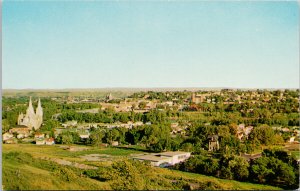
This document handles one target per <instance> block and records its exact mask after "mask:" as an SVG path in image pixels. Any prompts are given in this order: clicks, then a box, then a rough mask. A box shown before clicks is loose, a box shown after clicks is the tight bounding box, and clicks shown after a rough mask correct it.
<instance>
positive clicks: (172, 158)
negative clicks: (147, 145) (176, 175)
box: [133, 151, 191, 167]
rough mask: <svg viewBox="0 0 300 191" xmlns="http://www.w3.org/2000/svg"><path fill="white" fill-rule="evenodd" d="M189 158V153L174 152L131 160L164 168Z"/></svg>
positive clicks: (136, 157)
mask: <svg viewBox="0 0 300 191" xmlns="http://www.w3.org/2000/svg"><path fill="white" fill-rule="evenodd" d="M190 156H191V153H190V152H182V151H174V152H162V153H153V154H146V155H141V156H135V157H133V159H136V160H139V161H149V162H150V163H151V165H152V166H160V167H166V166H172V165H174V164H177V163H180V162H183V161H185V160H186V159H188V158H189V157H190Z"/></svg>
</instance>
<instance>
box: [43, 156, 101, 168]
mask: <svg viewBox="0 0 300 191" xmlns="http://www.w3.org/2000/svg"><path fill="white" fill-rule="evenodd" d="M40 159H43V160H50V161H53V162H56V163H57V164H61V165H67V166H73V167H76V168H80V169H98V168H97V167H95V166H90V165H86V164H80V163H77V162H70V161H67V160H64V159H59V158H49V157H40Z"/></svg>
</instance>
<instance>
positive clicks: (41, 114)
mask: <svg viewBox="0 0 300 191" xmlns="http://www.w3.org/2000/svg"><path fill="white" fill-rule="evenodd" d="M36 115H39V116H43V108H42V105H41V99H40V98H39V102H38V106H37V108H36Z"/></svg>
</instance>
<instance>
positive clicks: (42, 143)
mask: <svg viewBox="0 0 300 191" xmlns="http://www.w3.org/2000/svg"><path fill="white" fill-rule="evenodd" d="M35 144H36V145H44V144H45V139H44V138H39V139H36V140H35Z"/></svg>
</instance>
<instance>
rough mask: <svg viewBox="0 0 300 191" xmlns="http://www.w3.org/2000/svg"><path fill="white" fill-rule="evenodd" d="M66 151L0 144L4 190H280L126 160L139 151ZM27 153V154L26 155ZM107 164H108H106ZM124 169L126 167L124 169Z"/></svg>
mask: <svg viewBox="0 0 300 191" xmlns="http://www.w3.org/2000/svg"><path fill="white" fill-rule="evenodd" d="M87 148H88V149H89V150H85V151H76V152H74V151H73V152H72V151H68V150H64V149H63V148H60V147H58V146H36V145H30V144H19V145H5V144H4V145H3V185H4V188H5V189H13V190H18V189H19V190H20V189H22V190H24V189H35V190H36V189H60V190H70V189H73V190H74V189H75V190H95V189H98V190H99V189H100V190H101V189H170V190H171V189H173V190H174V189H186V188H187V186H190V185H193V186H196V187H198V188H201V189H230V190H233V189H238V190H253V189H254V190H279V188H276V187H272V186H265V185H258V184H251V183H243V182H238V181H230V180H223V179H218V178H214V177H210V176H204V175H199V174H193V173H186V172H180V171H175V170H169V169H162V168H154V167H150V166H149V165H146V164H142V163H139V162H132V161H130V160H127V159H126V158H127V157H126V156H128V155H130V154H134V153H140V152H141V151H134V150H125V149H117V148H92V147H87ZM29 153H30V154H29ZM86 154H106V155H107V156H109V158H108V161H104V162H103V161H102V162H99V161H97V162H94V161H86V160H85V159H83V158H81V157H80V156H82V155H86ZM49 158H59V159H63V160H67V161H72V162H77V163H82V164H88V165H93V166H96V167H98V169H96V170H87V169H78V168H76V167H74V166H71V165H70V166H66V165H61V164H57V163H55V162H53V161H50V160H47V159H49ZM108 164H109V165H108ZM124 169H126V170H124Z"/></svg>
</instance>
